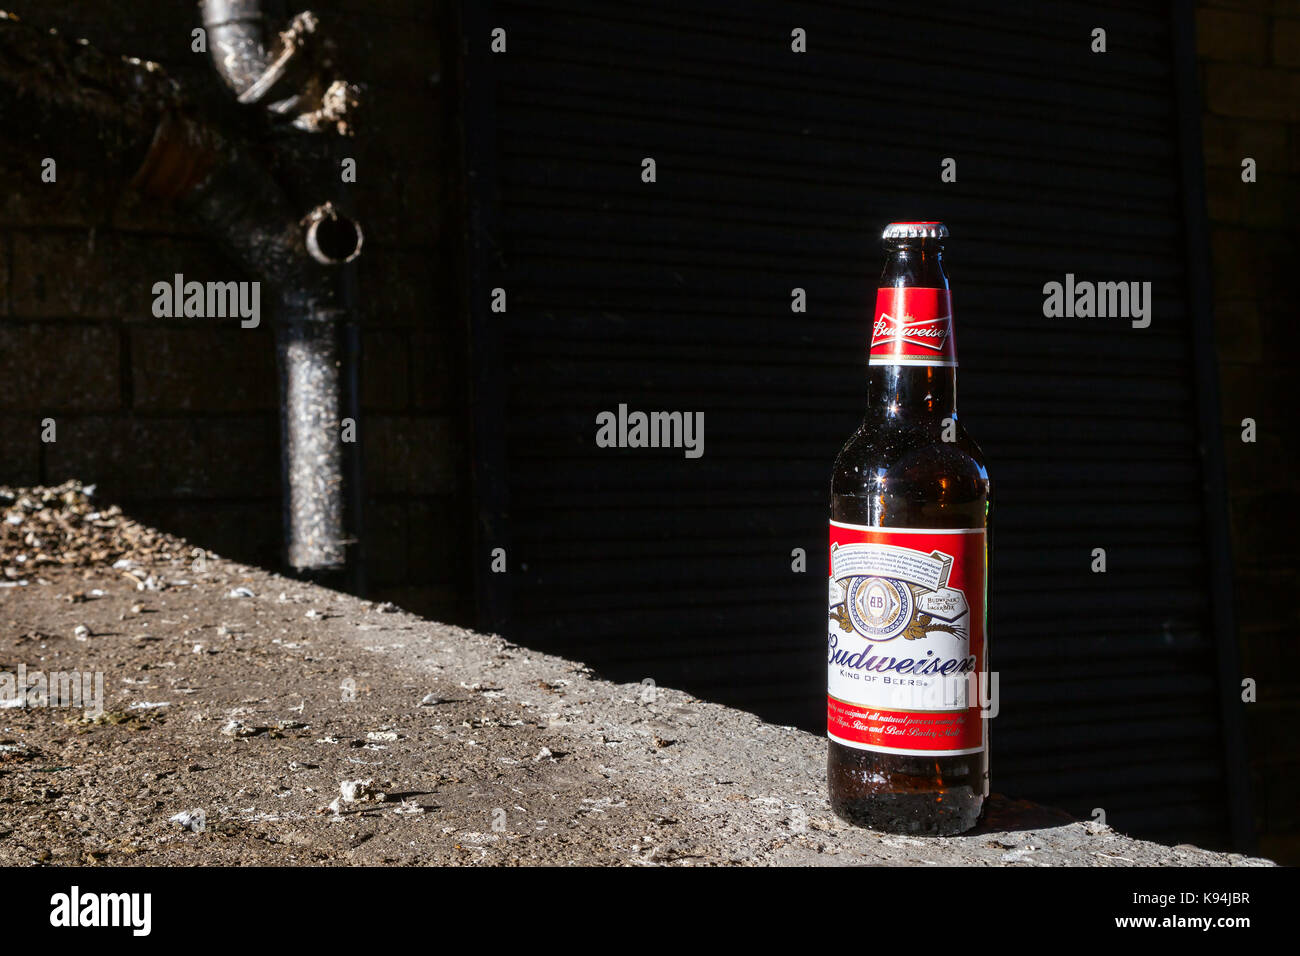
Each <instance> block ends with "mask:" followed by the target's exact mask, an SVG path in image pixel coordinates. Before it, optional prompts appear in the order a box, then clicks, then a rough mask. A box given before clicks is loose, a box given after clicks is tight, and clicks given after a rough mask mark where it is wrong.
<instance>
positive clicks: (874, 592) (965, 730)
mask: <svg viewBox="0 0 1300 956" xmlns="http://www.w3.org/2000/svg"><path fill="white" fill-rule="evenodd" d="M987 561H988V553H987V551H986V550H985V534H984V529H983V528H972V529H967V530H946V529H945V530H938V529H927V530H922V529H918V528H871V527H866V526H864V525H853V524H843V523H841V522H838V521H832V522H831V549H830V569H831V576H830V621H829V624H828V627H829V632H828V639H827V650H828V658H827V661H828V663H827V667H828V671H827V698H826V732H827V735H828V736H829V737H830V738H831V740H834V741H836V742H837V743H840V744H843V745H844V746H846V747H856V748H857V749H859V750H874V751H878V752H880V753H894V754H914V755H918V756H934V757H944V756H953V755H955V754H972V753H979V752H980V751H981V750H983V749H984V746H985V742H986V737H985V729H986V725H985V721H984V720H982V719H981V715H980V693H981V688H980V675H981V674H983V673H984V672H985V668H986V667H987V661H986V659H985V648H984V623H985V622H984V604H985V578H986V574H985V569H986V568H987ZM986 696H987V695H986Z"/></svg>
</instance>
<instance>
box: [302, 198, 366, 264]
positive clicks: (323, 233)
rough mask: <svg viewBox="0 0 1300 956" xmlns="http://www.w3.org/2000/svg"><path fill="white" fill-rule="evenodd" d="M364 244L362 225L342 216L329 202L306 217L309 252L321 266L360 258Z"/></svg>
mask: <svg viewBox="0 0 1300 956" xmlns="http://www.w3.org/2000/svg"><path fill="white" fill-rule="evenodd" d="M363 242H365V235H364V234H363V233H362V231H361V226H360V224H359V223H357V222H355V221H354V220H352V219H349V218H348V217H347V216H340V215H339V214H338V211H337V210H336V209H335V208H334V207H333V205H331V204H330V203H326V204H325V205H323V206H320V207H318V208H316V209H314V210H312V213H311V215H310V216H308V217H307V235H306V243H307V252H308V253H310V255H311V257H312V258H313V259H315V260H316V261H317V262H319V263H320V264H321V265H326V266H335V265H341V264H342V263H344V262H351V261H352V260H353V259H355V258H356V257H357V256H359V255H361V245H362V243H363Z"/></svg>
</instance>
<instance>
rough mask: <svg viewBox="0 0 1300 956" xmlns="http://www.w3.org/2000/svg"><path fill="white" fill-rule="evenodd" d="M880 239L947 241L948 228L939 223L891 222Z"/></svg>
mask: <svg viewBox="0 0 1300 956" xmlns="http://www.w3.org/2000/svg"><path fill="white" fill-rule="evenodd" d="M880 238H881V239H947V238H948V227H947V226H945V225H944V224H943V223H941V222H891V223H890V224H889V225H888V226H886V227H885V231H884V232H882V233H881V234H880Z"/></svg>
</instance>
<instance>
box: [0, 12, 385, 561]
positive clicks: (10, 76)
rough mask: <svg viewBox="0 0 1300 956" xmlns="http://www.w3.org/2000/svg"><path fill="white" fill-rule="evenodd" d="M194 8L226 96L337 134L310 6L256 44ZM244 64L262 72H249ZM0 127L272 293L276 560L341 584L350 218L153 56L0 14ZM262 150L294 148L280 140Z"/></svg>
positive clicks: (340, 110) (347, 471)
mask: <svg viewBox="0 0 1300 956" xmlns="http://www.w3.org/2000/svg"><path fill="white" fill-rule="evenodd" d="M202 6H203V8H204V12H205V14H208V15H207V16H205V21H206V22H210V23H211V24H212V26H211V27H210V28H209V29H210V30H211V31H212V34H213V37H214V39H213V40H212V42H211V44H210V47H211V49H212V50H213V55H214V58H215V59H216V60H217V61H218V68H219V69H220V70H221V71H222V75H223V76H227V77H228V80H229V81H230V82H232V84H233V85H234V88H236V89H237V90H239V91H240V92H239V94H238V95H239V96H240V98H241V99H244V100H248V98H249V97H250V96H254V95H256V96H260V97H262V98H263V100H264V101H265V102H266V103H267V104H269V106H268V109H270V110H271V111H272V112H273V113H276V114H278V115H280V116H282V117H284V118H285V119H287V120H288V121H290V122H291V125H292V127H294V128H296V129H297V130H305V131H311V132H321V131H325V132H328V131H334V132H346V131H348V128H349V123H350V120H351V112H350V111H351V109H352V108H353V107H354V106H355V103H356V97H355V89H354V88H353V87H351V86H349V85H348V84H346V83H344V82H343V81H341V80H335V81H333V82H327V81H326V79H325V78H324V77H325V73H326V71H325V70H324V69H321V62H323V58H319V57H317V56H316V55H315V54H313V52H312V51H313V42H314V41H312V40H311V35H312V34H313V33H314V32H315V18H314V17H312V15H311V14H309V13H304V14H299V15H298V16H297V17H295V18H294V20H293V21H292V23H291V24H290V27H289V29H287V30H286V31H285V32H284V33H282V34H281V35H280V38H279V42H278V44H277V46H276V47H275V49H274V50H273V51H272V52H270V53H268V52H267V49H266V46H265V45H264V44H262V43H261V42H260V39H259V40H256V41H255V40H254V38H253V34H252V33H251V31H252V29H253V28H254V27H259V24H260V13H259V7H258V5H257V4H255V3H248V2H239V3H236V2H229V0H227V2H225V3H204V4H203V5H202ZM211 14H223V15H224V16H226V17H227V19H225V20H222V17H221V16H213V15H211ZM231 14H238V17H231V16H230V15H231ZM259 29H260V27H259ZM318 39H319V38H318ZM257 64H265V69H266V72H262V73H260V74H257V71H256V65H257ZM255 74H256V75H255ZM238 77H242V78H243V79H236V78H238ZM250 78H251V81H250V82H245V81H246V80H249V79H250ZM273 78H274V80H273ZM286 88H289V92H287V93H286V92H284V90H285V89H286ZM295 91H296V92H295ZM0 128H4V129H19V130H23V131H24V133H25V134H26V135H30V136H34V137H37V138H38V141H39V142H41V143H43V144H44V148H45V149H46V150H47V153H46V155H53V156H64V155H86V154H92V155H93V156H94V157H95V159H96V161H97V162H99V163H101V164H102V165H103V167H104V168H105V169H108V170H112V171H114V172H116V173H119V174H121V175H124V176H127V177H130V178H131V182H132V184H133V185H134V186H135V187H136V188H138V189H139V190H140V191H141V192H142V193H144V194H145V195H149V196H154V197H158V198H164V199H171V200H174V201H175V202H176V203H177V204H178V206H179V207H180V208H181V209H183V210H184V211H186V212H188V213H189V214H190V215H192V216H194V217H195V218H196V219H197V220H198V221H199V222H200V223H201V224H202V225H203V226H204V228H205V231H206V232H207V233H208V234H209V235H211V236H213V237H214V238H215V239H216V240H217V241H218V242H220V243H221V244H222V245H223V246H224V247H225V248H226V250H227V251H228V252H229V253H230V254H231V255H232V256H233V257H234V258H235V259H237V260H238V261H239V262H240V263H241V264H242V265H243V267H244V268H245V270H246V271H247V272H249V273H250V274H251V275H253V276H255V277H257V278H258V279H260V280H261V281H262V282H263V283H264V285H265V286H267V287H269V288H270V289H271V291H272V293H273V296H274V303H275V313H276V324H277V328H276V350H277V354H278V362H279V368H280V388H281V409H282V411H281V427H282V434H283V454H282V458H283V496H284V502H285V505H284V514H285V518H284V521H285V541H286V557H287V561H288V564H289V565H290V567H291V568H292V569H293V570H294V571H296V572H297V573H299V574H301V575H303V576H306V577H311V578H313V579H320V580H324V581H325V582H327V583H331V584H334V585H336V586H339V585H344V586H345V585H347V584H348V583H349V577H348V575H347V574H346V571H347V569H348V568H352V569H355V568H356V567H357V565H358V562H357V561H356V560H355V557H356V549H355V547H353V546H352V545H353V541H354V540H355V535H352V534H349V533H348V529H349V527H351V528H356V527H359V520H360V495H359V490H360V487H361V482H360V480H359V464H358V462H357V459H356V457H355V452H356V449H357V448H358V447H359V443H354V444H346V443H344V442H342V441H341V440H340V438H341V436H340V432H339V423H340V419H341V418H342V417H345V414H344V413H345V412H346V413H349V415H348V417H356V404H355V401H356V397H355V382H356V369H355V362H354V361H352V359H351V357H353V356H355V354H356V349H355V348H354V347H352V348H350V347H348V346H347V342H348V340H349V338H355V336H354V335H352V336H349V335H345V334H343V330H344V328H345V326H347V325H349V324H351V323H349V322H348V321H347V320H348V315H349V313H350V312H352V311H353V309H352V300H351V292H350V289H349V286H350V283H351V277H350V276H349V275H348V273H347V270H348V268H349V267H347V266H346V265H345V263H348V262H350V261H351V260H353V259H355V258H356V256H357V255H358V254H359V253H360V251H361V244H362V234H361V229H360V227H359V226H358V225H357V224H356V223H355V222H354V221H352V220H351V219H350V218H348V217H347V216H345V215H343V214H341V213H340V212H339V211H338V209H337V208H336V207H335V205H334V204H332V203H329V202H325V203H322V204H320V205H318V206H316V207H315V208H314V209H312V210H311V211H310V212H309V213H307V215H306V216H304V215H303V214H302V208H303V207H302V206H301V205H299V204H298V203H297V202H295V201H293V200H291V199H290V197H289V196H288V195H287V194H286V193H285V191H284V189H283V188H282V187H281V185H280V184H279V183H278V182H277V181H276V179H275V178H274V177H273V176H272V175H271V172H270V171H269V170H268V168H267V167H266V165H264V163H263V162H261V161H260V160H258V159H254V158H253V156H252V155H251V154H250V151H249V150H248V149H246V148H245V147H244V146H243V145H242V144H241V141H240V140H238V139H236V138H232V137H231V136H229V135H227V134H226V133H224V132H223V131H221V130H219V129H217V128H216V127H215V126H213V125H212V124H210V123H208V122H206V121H205V120H204V119H203V118H201V117H198V116H195V115H194V114H193V111H192V109H191V108H190V107H189V105H188V104H187V103H186V102H185V100H184V98H183V96H182V95H181V90H180V88H179V86H178V85H177V84H176V83H175V82H174V81H173V80H171V79H170V78H168V77H167V76H166V74H165V73H164V72H163V71H162V69H161V68H160V67H159V66H158V65H157V64H156V63H150V62H148V61H146V60H140V59H137V58H128V57H120V56H110V55H108V54H105V53H101V52H100V51H98V50H96V49H95V48H94V47H92V46H90V45H89V44H86V43H85V42H84V41H83V42H77V41H74V40H72V39H70V38H68V37H65V36H63V35H61V34H58V33H56V32H54V31H46V30H37V29H35V28H32V27H28V26H26V25H25V24H23V23H22V22H21V20H20V19H19V18H18V17H16V16H14V15H13V14H10V13H7V12H5V11H2V10H0ZM294 135H295V136H296V135H297V134H294ZM297 138H298V140H299V141H301V140H302V137H297ZM309 139H311V140H313V141H317V142H319V140H316V138H315V137H309ZM275 147H276V150H277V151H279V152H281V153H283V152H284V151H289V152H290V153H291V152H292V149H293V146H292V144H291V143H290V142H288V141H287V140H280V141H277V142H276V144H275ZM291 158H292V157H291ZM336 168H337V167H336ZM336 181H337V180H336ZM336 188H337V187H336ZM322 191H324V190H323V189H322ZM341 339H342V341H341ZM345 384H346V385H349V386H350V387H349V388H347V389H344V388H343V386H344V385H345ZM348 487H351V489H352V490H353V492H354V493H355V494H356V496H355V497H354V498H353V499H352V500H353V502H354V506H353V507H351V508H349V507H347V505H346V496H347V488H348ZM350 580H351V583H353V584H354V585H355V584H356V583H358V580H359V579H358V578H357V577H351V579H350Z"/></svg>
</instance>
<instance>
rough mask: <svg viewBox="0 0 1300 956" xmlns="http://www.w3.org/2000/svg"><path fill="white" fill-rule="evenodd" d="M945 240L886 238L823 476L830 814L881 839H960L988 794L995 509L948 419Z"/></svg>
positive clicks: (961, 433) (891, 231) (905, 235)
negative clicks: (849, 424) (986, 696)
mask: <svg viewBox="0 0 1300 956" xmlns="http://www.w3.org/2000/svg"><path fill="white" fill-rule="evenodd" d="M947 236H948V230H947V228H946V227H945V226H944V225H943V223H940V222H895V223H890V224H889V225H888V226H887V227H886V228H885V231H884V235H883V239H884V246H885V251H886V259H885V268H884V273H883V274H882V276H881V281H880V288H879V290H878V292H877V294H876V307H875V314H874V316H873V320H872V327H871V344H870V347H869V350H868V351H869V355H868V369H867V411H866V415H865V417H864V418H863V420H862V424H861V425H859V426H858V429H857V431H856V432H854V433H853V435H852V436H851V437H850V438H849V440H848V441H847V442H846V443H845V444H844V447H843V448H842V449H841V450H840V453H839V456H838V457H837V458H836V460H835V469H834V473H833V475H832V478H831V521H830V619H829V622H828V627H829V636H828V641H827V644H828V678H827V701H826V704H827V718H826V727H827V736H828V737H829V738H830V739H829V741H828V746H829V755H828V759H827V777H828V781H829V785H830V800H831V806H832V808H833V809H834V811H835V812H836V814H838V815H839V816H840V817H842V818H843V819H845V820H847V821H849V822H850V823H853V824H857V825H860V826H868V827H871V828H873V829H878V830H886V831H889V832H893V833H915V834H951V833H961V832H962V831H964V830H968V829H970V828H971V827H972V826H973V825H974V824H975V821H976V819H977V818H978V817H979V815H980V809H981V807H982V806H983V803H984V798H985V797H986V796H987V795H988V731H987V726H988V721H987V720H984V719H981V710H980V706H979V704H980V694H979V686H980V682H981V678H980V675H981V674H984V673H985V672H986V668H987V666H988V660H987V653H986V647H985V635H984V627H985V598H986V584H987V581H986V577H987V568H988V535H989V517H990V515H989V508H990V504H991V500H992V499H991V486H990V483H989V474H988V470H987V469H986V468H985V466H984V456H983V455H982V453H981V452H980V450H979V447H978V446H977V445H976V444H975V442H973V441H972V440H971V439H970V437H969V436H968V435H967V434H966V431H965V429H964V428H962V427H961V424H960V422H959V421H958V419H957V352H956V348H955V343H954V341H953V322H952V301H951V293H950V292H949V289H948V278H947V276H945V275H944V271H943V241H944V239H946V238H947Z"/></svg>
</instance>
